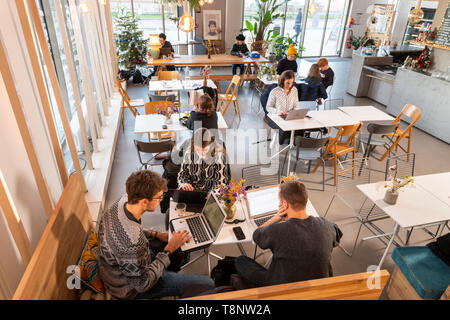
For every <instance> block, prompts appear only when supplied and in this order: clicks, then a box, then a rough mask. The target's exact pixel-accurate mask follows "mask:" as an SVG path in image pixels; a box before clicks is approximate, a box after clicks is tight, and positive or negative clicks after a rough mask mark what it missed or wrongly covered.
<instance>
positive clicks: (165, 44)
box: [159, 33, 175, 71]
mask: <svg viewBox="0 0 450 320" xmlns="http://www.w3.org/2000/svg"><path fill="white" fill-rule="evenodd" d="M166 39H167V36H166V35H165V34H164V33H160V34H159V43H160V44H161V48H169V49H170V57H171V58H173V57H174V53H175V50H174V49H173V47H172V44H171V43H170V42H169V41H167V40H166ZM166 70H167V71H175V66H166Z"/></svg>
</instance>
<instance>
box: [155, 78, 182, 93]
mask: <svg viewBox="0 0 450 320" xmlns="http://www.w3.org/2000/svg"><path fill="white" fill-rule="evenodd" d="M148 89H149V90H150V91H173V90H183V84H182V83H181V81H180V80H156V81H155V80H151V81H150V82H149V84H148Z"/></svg>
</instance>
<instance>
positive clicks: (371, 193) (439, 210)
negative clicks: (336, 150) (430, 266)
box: [357, 172, 450, 269]
mask: <svg viewBox="0 0 450 320" xmlns="http://www.w3.org/2000/svg"><path fill="white" fill-rule="evenodd" d="M449 176H450V173H449V172H445V173H440V174H434V175H425V176H418V177H414V181H415V183H414V184H415V187H411V186H407V187H405V188H404V190H403V192H400V195H399V197H398V200H397V203H396V204H394V205H390V204H388V203H386V202H384V200H383V199H384V194H385V193H386V188H385V187H384V185H385V182H384V181H381V182H376V183H370V184H363V185H358V186H357V188H358V189H359V190H360V191H361V192H362V193H363V194H364V195H365V196H366V197H367V198H369V199H370V200H371V201H372V202H373V203H374V204H375V205H376V206H377V207H379V208H380V209H381V210H382V211H383V212H385V213H386V214H387V215H388V216H389V217H390V218H392V220H394V222H395V225H394V230H393V231H392V234H391V235H390V236H391V239H390V241H389V243H388V245H387V247H386V249H385V251H384V254H383V257H382V258H381V260H380V263H379V264H378V269H380V268H381V266H382V265H383V262H384V260H385V258H386V256H387V253H388V251H389V249H390V247H391V245H392V243H393V241H394V238H395V237H396V236H397V234H398V231H399V229H400V228H412V227H418V226H426V225H430V224H436V223H445V222H446V221H449V220H450V201H449V196H450V188H449V187H448V180H446V179H448V178H449ZM441 186H443V189H441ZM443 229H444V227H442V229H441V231H440V232H441V233H442V230H443Z"/></svg>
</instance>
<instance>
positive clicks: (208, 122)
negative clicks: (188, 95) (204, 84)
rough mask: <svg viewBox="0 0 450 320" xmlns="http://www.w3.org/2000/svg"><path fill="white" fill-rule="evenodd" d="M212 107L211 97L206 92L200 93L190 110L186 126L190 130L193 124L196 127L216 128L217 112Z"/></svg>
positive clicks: (192, 128)
mask: <svg viewBox="0 0 450 320" xmlns="http://www.w3.org/2000/svg"><path fill="white" fill-rule="evenodd" d="M214 109H215V107H214V102H213V100H212V99H211V97H210V96H209V95H208V94H206V93H204V94H202V95H201V96H200V97H199V98H198V101H197V103H196V104H195V106H194V109H193V110H192V111H191V115H190V116H189V119H188V120H187V122H186V126H187V127H188V128H189V129H191V130H194V128H195V125H197V126H198V128H206V129H217V128H218V124H217V121H218V119H217V112H216V111H215V110H214Z"/></svg>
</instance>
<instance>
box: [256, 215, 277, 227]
mask: <svg viewBox="0 0 450 320" xmlns="http://www.w3.org/2000/svg"><path fill="white" fill-rule="evenodd" d="M273 216H274V214H269V215H268V216H264V217H262V218H258V219H255V223H256V225H257V226H258V227H260V226H262V225H263V224H264V223H265V222H266V221H268V220H269V219H270V218H272V217H273Z"/></svg>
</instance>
